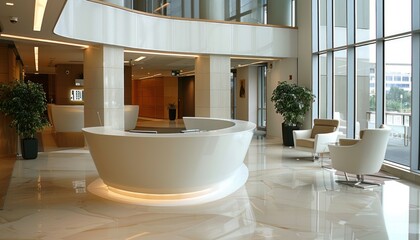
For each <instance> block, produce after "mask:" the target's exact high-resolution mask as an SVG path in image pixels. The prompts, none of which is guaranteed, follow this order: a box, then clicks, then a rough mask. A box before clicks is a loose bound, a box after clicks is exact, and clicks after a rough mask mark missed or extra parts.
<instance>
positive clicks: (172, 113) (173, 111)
mask: <svg viewBox="0 0 420 240" xmlns="http://www.w3.org/2000/svg"><path fill="white" fill-rule="evenodd" d="M168 111H169V120H171V121H173V120H175V119H176V105H175V103H169V104H168Z"/></svg>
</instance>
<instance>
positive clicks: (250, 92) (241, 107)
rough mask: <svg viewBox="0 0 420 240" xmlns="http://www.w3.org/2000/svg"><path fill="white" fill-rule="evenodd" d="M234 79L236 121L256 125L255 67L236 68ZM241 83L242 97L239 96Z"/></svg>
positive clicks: (256, 91)
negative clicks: (243, 93)
mask: <svg viewBox="0 0 420 240" xmlns="http://www.w3.org/2000/svg"><path fill="white" fill-rule="evenodd" d="M236 79H237V84H236V90H235V95H236V119H239V120H244V121H250V122H253V123H257V104H258V99H257V94H258V88H257V83H258V76H257V67H255V66H250V67H243V68H238V70H237V72H236ZM241 81H243V82H244V83H245V84H244V88H245V95H244V96H243V97H241V96H240V90H241Z"/></svg>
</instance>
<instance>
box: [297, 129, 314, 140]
mask: <svg viewBox="0 0 420 240" xmlns="http://www.w3.org/2000/svg"><path fill="white" fill-rule="evenodd" d="M311 133H312V129H305V130H293V137H294V138H295V139H300V138H310V137H311Z"/></svg>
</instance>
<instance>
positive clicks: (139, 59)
mask: <svg viewBox="0 0 420 240" xmlns="http://www.w3.org/2000/svg"><path fill="white" fill-rule="evenodd" d="M145 58H146V57H145V56H141V57H138V58H136V59H134V61H135V62H139V61H141V60H143V59H145Z"/></svg>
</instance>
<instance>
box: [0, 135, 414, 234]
mask: <svg viewBox="0 0 420 240" xmlns="http://www.w3.org/2000/svg"><path fill="white" fill-rule="evenodd" d="M279 142H280V141H279V139H276V138H264V137H254V139H253V141H252V143H251V146H250V149H249V152H248V155H247V157H246V159H245V163H246V165H247V167H248V168H249V173H250V176H249V179H248V181H247V183H246V184H245V186H244V187H242V188H241V189H240V190H238V191H236V192H235V193H233V194H232V195H230V196H228V197H226V198H224V199H221V200H218V201H216V202H212V203H207V204H203V205H196V206H184V207H146V206H138V205H129V204H122V203H117V202H112V201H109V200H106V199H102V198H100V197H98V196H96V195H93V194H91V193H90V192H88V191H87V190H86V186H87V185H88V184H90V183H91V182H93V181H95V180H96V179H97V178H98V174H97V171H96V169H95V166H94V164H93V161H92V159H91V157H90V155H89V152H88V151H87V150H86V149H50V150H49V151H48V152H44V153H40V155H39V157H38V159H36V160H17V161H16V163H15V167H14V171H13V177H12V179H11V183H10V187H9V190H8V194H7V196H6V199H5V205H4V210H1V211H0V239H8V240H10V239H72V240H77V239H89V240H91V239H101V240H105V239H126V240H133V239H159V240H161V239H171V240H183V239H184V240H186V239H375V240H376V239H418V238H419V236H420V235H419V233H420V211H419V210H420V209H419V205H420V187H419V186H416V185H414V184H411V183H409V182H405V181H403V180H398V181H395V180H388V181H385V184H384V185H383V186H381V187H376V188H373V189H369V190H362V189H356V188H351V187H347V186H341V185H337V184H336V183H335V182H334V179H336V178H337V176H336V175H335V174H334V172H333V171H330V170H328V169H324V168H321V167H320V162H319V161H316V162H312V161H308V160H305V157H309V156H308V155H307V153H300V152H296V151H295V150H293V149H290V148H287V147H283V146H282V145H280V144H279ZM157 150H159V149H157ZM296 158H299V159H301V160H299V161H298V160H296ZM226 160H227V161H228V159H226ZM116 161H118V159H116ZM326 164H328V160H326Z"/></svg>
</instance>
